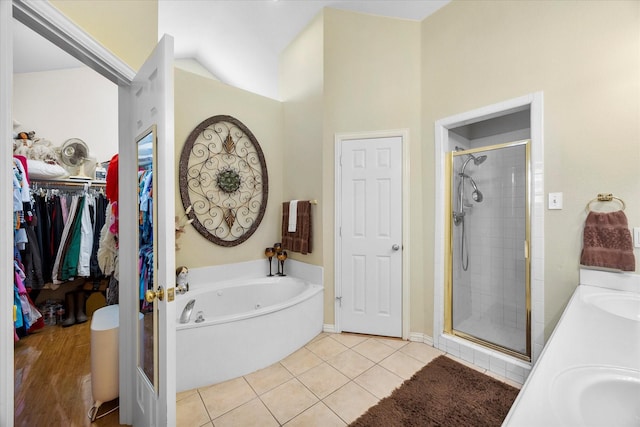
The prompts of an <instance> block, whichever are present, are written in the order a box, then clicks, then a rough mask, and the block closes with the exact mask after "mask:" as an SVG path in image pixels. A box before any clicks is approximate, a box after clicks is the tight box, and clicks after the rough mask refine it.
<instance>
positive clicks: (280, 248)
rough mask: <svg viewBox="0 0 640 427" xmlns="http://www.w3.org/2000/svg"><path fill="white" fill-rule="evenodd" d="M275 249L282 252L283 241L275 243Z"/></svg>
mask: <svg viewBox="0 0 640 427" xmlns="http://www.w3.org/2000/svg"><path fill="white" fill-rule="evenodd" d="M273 249H275V251H276V252H282V243H274V244H273Z"/></svg>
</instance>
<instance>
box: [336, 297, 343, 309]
mask: <svg viewBox="0 0 640 427" xmlns="http://www.w3.org/2000/svg"><path fill="white" fill-rule="evenodd" d="M336 300H337V301H338V304H339V305H340V308H342V297H336Z"/></svg>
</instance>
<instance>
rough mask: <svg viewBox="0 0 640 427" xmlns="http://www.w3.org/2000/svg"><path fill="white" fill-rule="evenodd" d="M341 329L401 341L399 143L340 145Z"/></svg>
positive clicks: (352, 142)
mask: <svg viewBox="0 0 640 427" xmlns="http://www.w3.org/2000/svg"><path fill="white" fill-rule="evenodd" d="M340 150H341V160H340V164H341V166H340V167H341V174H340V175H341V183H340V204H341V209H340V212H341V215H340V216H341V217H340V218H339V221H340V222H339V226H340V232H339V242H340V243H339V245H340V248H339V252H340V262H339V267H338V268H339V269H340V273H339V280H340V289H339V290H338V292H337V293H336V295H337V296H338V300H339V303H338V304H337V309H339V310H340V314H339V316H340V319H341V320H340V329H341V330H342V331H345V332H357V333H365V334H372V335H385V336H392V337H400V336H402V138H401V137H384V138H368V139H350V140H343V141H342V143H341V144H340Z"/></svg>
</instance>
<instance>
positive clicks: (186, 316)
mask: <svg viewBox="0 0 640 427" xmlns="http://www.w3.org/2000/svg"><path fill="white" fill-rule="evenodd" d="M195 304H196V300H194V299H192V300H191V301H189V302H188V303H187V305H185V306H184V310H182V315H181V316H180V323H189V320H191V313H192V312H193V306H194V305H195Z"/></svg>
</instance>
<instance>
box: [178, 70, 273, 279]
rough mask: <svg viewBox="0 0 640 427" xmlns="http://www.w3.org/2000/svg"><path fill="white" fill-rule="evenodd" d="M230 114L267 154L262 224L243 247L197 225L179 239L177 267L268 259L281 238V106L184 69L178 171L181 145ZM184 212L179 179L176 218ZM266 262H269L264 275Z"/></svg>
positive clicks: (180, 76)
mask: <svg viewBox="0 0 640 427" xmlns="http://www.w3.org/2000/svg"><path fill="white" fill-rule="evenodd" d="M220 114H224V115H229V116H233V117H235V118H236V119H238V120H240V121H241V122H242V123H244V125H245V126H246V127H248V128H249V130H251V132H252V133H253V135H254V136H255V137H256V139H257V140H258V143H259V144H260V146H261V148H262V151H263V153H264V156H265V159H266V163H267V171H268V175H269V198H268V202H267V210H266V211H265V215H264V218H263V219H262V223H261V224H260V226H259V227H258V229H257V230H256V231H255V233H254V234H253V235H252V236H251V237H250V238H249V239H248V240H246V241H245V242H243V243H241V244H240V245H238V246H234V247H230V248H226V247H222V246H218V245H215V244H213V243H211V242H210V241H209V240H207V239H205V238H204V237H203V236H201V235H200V234H199V233H198V232H197V230H196V229H195V228H193V227H186V233H184V234H182V235H181V237H180V238H179V239H178V240H177V243H178V245H179V246H180V249H179V250H178V251H177V252H176V265H186V266H188V267H190V268H192V267H205V266H210V265H221V264H229V263H236V262H243V261H252V260H256V259H260V258H263V257H264V248H265V247H267V246H269V245H271V244H273V243H274V242H276V241H278V240H279V236H280V224H281V216H280V214H281V212H282V210H281V202H282V177H283V169H284V165H283V160H282V159H283V155H282V153H283V137H282V104H281V103H280V102H278V101H274V100H272V99H269V98H265V97H262V96H259V95H255V94H253V93H250V92H246V91H244V90H241V89H237V88H234V87H231V86H228V85H226V84H224V83H221V82H219V81H217V80H212V79H209V78H206V77H202V76H199V75H196V74H193V73H190V72H187V71H183V70H181V69H176V70H175V141H176V146H175V159H176V171H177V170H178V163H179V161H180V154H181V153H182V147H183V146H184V143H185V142H186V140H187V137H188V136H189V134H190V133H191V131H192V130H193V129H194V128H195V127H196V126H197V125H198V124H200V123H201V122H202V121H204V120H205V119H207V118H209V117H212V116H216V115H220ZM184 212H185V209H184V207H183V206H182V202H181V200H180V189H179V182H178V179H177V177H176V215H177V216H178V217H180V218H183V216H184ZM266 268H267V262H266V261H265V271H266Z"/></svg>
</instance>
